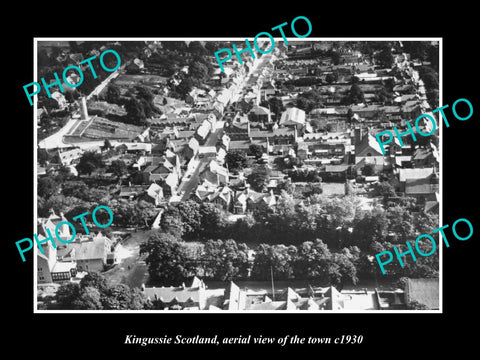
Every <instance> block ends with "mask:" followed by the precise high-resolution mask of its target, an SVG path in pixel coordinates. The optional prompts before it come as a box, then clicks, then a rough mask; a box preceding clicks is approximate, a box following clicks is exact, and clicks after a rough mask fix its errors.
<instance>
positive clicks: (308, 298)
mask: <svg viewBox="0 0 480 360" xmlns="http://www.w3.org/2000/svg"><path fill="white" fill-rule="evenodd" d="M67 40H69V39H67ZM259 43H260V47H261V49H263V50H265V49H267V48H268V47H269V41H268V39H267V40H265V41H263V42H259ZM35 45H36V60H37V64H36V65H37V68H36V79H37V80H35V81H36V82H38V83H40V84H42V87H43V88H42V91H40V92H38V94H37V95H36V96H37V98H36V101H35V105H36V108H35V116H36V119H35V125H34V126H35V131H36V144H35V145H36V157H35V161H36V164H35V169H34V170H35V177H36V189H35V191H36V198H35V199H34V203H35V209H36V226H37V228H36V229H35V230H36V234H37V236H38V239H40V241H43V242H42V243H41V246H40V249H37V250H36V252H35V258H34V261H35V262H34V264H35V266H34V272H35V282H34V286H35V294H34V296H35V307H36V310H37V311H39V312H48V311H52V310H53V311H58V310H70V311H72V312H82V311H112V310H113V311H115V310H132V311H152V312H155V311H157V312H158V311H162V312H163V311H171V312H175V311H177V312H180V311H182V312H184V311H205V312H212V313H213V312H229V311H230V312H253V313H261V312H272V311H277V312H279V313H282V312H285V313H286V312H302V311H304V312H305V311H310V312H328V311H335V312H345V313H348V312H350V313H352V312H354V313H355V312H368V311H384V312H399V311H400V312H401V311H438V310H439V309H441V303H440V298H441V294H440V280H439V279H440V278H441V268H442V266H441V261H440V258H441V257H440V254H439V251H438V250H437V251H436V252H435V253H434V254H432V255H431V256H417V257H416V259H413V256H410V255H408V254H407V255H404V256H403V257H401V261H399V260H398V259H397V258H394V259H393V260H392V261H391V262H389V263H388V264H387V263H386V260H387V259H386V258H382V260H383V261H385V265H383V267H381V266H379V260H378V258H377V257H376V255H377V254H379V253H382V252H387V253H388V252H391V253H393V254H394V255H395V254H396V253H398V252H402V253H404V254H405V253H406V252H407V251H408V249H407V245H406V242H407V241H412V243H413V242H414V241H415V239H416V238H417V237H418V236H419V235H421V234H431V233H432V230H433V229H437V228H438V227H439V226H440V220H439V217H440V208H441V199H440V190H441V189H440V177H441V173H440V165H441V148H440V137H439V131H440V122H441V121H438V119H439V114H438V113H433V112H432V110H434V109H436V108H438V107H439V106H441V104H440V102H439V98H440V97H439V92H440V84H441V82H440V78H439V73H440V71H439V66H440V64H439V62H440V57H441V48H440V43H439V41H438V39H436V40H432V41H429V40H428V39H422V40H413V39H406V40H400V39H375V40H369V39H368V38H365V39H359V40H346V41H341V40H337V39H335V40H318V39H315V38H312V39H292V40H291V41H290V40H289V41H288V44H286V43H284V42H283V41H281V39H280V40H276V41H275V47H274V48H273V46H272V48H273V49H272V50H271V51H270V52H268V53H267V51H263V52H260V51H255V49H254V50H253V51H255V57H253V56H252V53H251V52H248V51H245V52H242V53H241V54H240V55H238V56H237V54H236V53H235V51H234V50H233V49H234V47H233V49H232V46H233V45H236V47H237V48H238V49H243V48H245V46H246V44H245V41H244V40H243V39H235V40H211V39H208V38H207V39H201V38H199V39H195V38H189V39H186V40H183V39H181V38H177V39H153V38H152V39H149V38H146V39H145V40H143V41H142V40H123V39H120V40H117V39H111V40H105V39H100V40H98V41H97V40H95V39H91V40H90V39H89V40H88V41H80V40H72V41H63V40H50V39H48V40H44V39H36V43H35ZM222 49H229V51H230V52H231V54H232V56H231V57H230V58H229V59H226V58H225V55H226V54H227V52H223V53H221V52H219V51H220V50H222ZM217 53H218V54H220V58H221V59H223V60H222V63H221V64H219V60H218V57H217V56H216V55H215V54H217ZM238 57H241V60H242V61H239V59H238ZM220 65H221V66H220ZM79 70H81V71H79ZM54 74H58V77H56V76H55V75H54ZM62 75H63V76H62ZM40 79H43V80H44V81H45V82H44V83H43V82H41V81H40ZM29 100H30V99H29ZM422 114H430V115H431V116H432V117H433V118H434V119H436V120H437V124H438V126H437V129H436V130H434V129H432V123H431V122H429V121H421V122H420V123H418V124H417V125H418V126H413V125H414V124H415V121H416V119H417V118H418V117H419V116H420V115H422ZM422 120H424V119H422ZM410 124H411V125H412V128H411V129H413V130H411V133H410V134H407V132H408V131H409V129H410V128H409V126H410ZM394 127H395V129H396V130H397V129H398V132H399V133H400V134H404V135H403V136H401V137H399V136H395V137H392V138H390V141H387V139H386V138H384V139H383V140H384V141H383V143H382V144H381V142H380V141H379V138H377V137H376V135H377V134H379V133H381V132H385V131H387V130H390V131H392V132H393V129H394ZM419 129H420V130H421V131H422V132H423V133H431V134H432V135H431V136H424V135H422V134H418V132H419ZM412 134H416V139H414V136H412ZM99 206H101V207H103V208H104V209H105V208H108V209H110V210H111V213H112V214H113V221H112V222H111V224H109V226H108V227H107V226H102V225H101V224H105V223H107V222H108V220H109V219H108V214H106V212H105V211H98V212H97V213H96V219H95V218H93V217H92V212H93V213H94V212H95V211H94V210H95V209H97V208H98V207H99ZM85 214H88V215H85ZM81 215H83V217H79V216H81ZM97 220H98V221H97ZM66 222H69V223H70V224H72V225H73V226H74V229H72V228H71V227H69V226H65V223H66ZM99 224H100V226H99ZM57 225H58V226H57ZM72 230H73V231H72ZM52 234H53V235H55V234H56V236H57V238H59V237H61V238H63V239H66V240H69V241H65V242H63V241H62V242H60V241H57V240H55V241H56V246H54V244H53V243H52V241H48V239H52ZM432 236H433V238H434V239H435V240H436V241H437V243H439V234H438V233H435V234H432ZM416 245H418V248H419V249H422V251H423V252H424V253H429V251H430V250H431V247H432V244H431V242H430V241H428V239H421V240H420V241H419V242H418V241H417V244H416ZM432 252H433V251H432ZM22 256H23V255H22ZM208 316H211V315H208ZM335 316H336V315H335Z"/></svg>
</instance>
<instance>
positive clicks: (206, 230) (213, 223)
mask: <svg viewBox="0 0 480 360" xmlns="http://www.w3.org/2000/svg"><path fill="white" fill-rule="evenodd" d="M200 215H201V224H200V234H201V235H202V236H203V237H204V238H217V237H219V236H220V235H221V234H222V233H223V231H224V229H225V224H226V219H225V214H224V213H223V212H222V210H220V209H219V208H218V207H216V206H215V205H214V204H212V203H208V202H204V203H202V204H201V205H200Z"/></svg>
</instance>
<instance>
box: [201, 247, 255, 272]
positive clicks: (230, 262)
mask: <svg viewBox="0 0 480 360" xmlns="http://www.w3.org/2000/svg"><path fill="white" fill-rule="evenodd" d="M203 251H204V253H203V256H202V258H203V259H205V260H206V261H207V263H206V266H205V276H208V277H211V278H213V279H215V280H220V281H225V280H235V279H238V278H240V279H241V278H247V276H248V272H249V265H250V264H249V260H248V247H247V246H246V245H245V244H243V243H242V244H237V243H236V242H235V240H232V239H229V240H225V241H222V240H208V241H207V242H206V243H205V246H204V250H203Z"/></svg>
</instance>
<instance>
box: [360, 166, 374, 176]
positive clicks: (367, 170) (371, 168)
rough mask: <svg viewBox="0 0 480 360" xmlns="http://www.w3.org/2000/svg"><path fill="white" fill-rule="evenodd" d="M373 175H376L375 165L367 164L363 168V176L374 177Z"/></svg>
mask: <svg viewBox="0 0 480 360" xmlns="http://www.w3.org/2000/svg"><path fill="white" fill-rule="evenodd" d="M373 174H375V165H374V164H366V165H365V166H364V167H363V168H362V175H364V176H372V175H373Z"/></svg>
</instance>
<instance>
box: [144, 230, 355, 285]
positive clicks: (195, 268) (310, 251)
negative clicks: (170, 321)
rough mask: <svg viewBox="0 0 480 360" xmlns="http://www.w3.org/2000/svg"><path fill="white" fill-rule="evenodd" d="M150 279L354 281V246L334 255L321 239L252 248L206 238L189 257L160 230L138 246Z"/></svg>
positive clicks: (171, 282) (171, 281) (173, 282)
mask: <svg viewBox="0 0 480 360" xmlns="http://www.w3.org/2000/svg"><path fill="white" fill-rule="evenodd" d="M140 252H141V253H142V254H146V258H145V262H146V263H147V265H148V269H149V276H150V281H151V282H152V283H154V284H162V285H163V284H167V285H178V284H179V283H181V282H183V281H185V279H186V278H188V277H191V276H194V275H195V276H201V277H203V278H204V279H212V280H219V281H227V280H247V279H251V280H269V279H270V277H271V274H273V276H274V278H275V279H276V280H289V279H295V278H298V279H309V280H312V281H315V282H317V283H321V284H324V285H326V284H335V285H343V284H356V283H357V281H358V277H357V270H356V264H357V263H358V262H359V259H360V257H359V256H360V251H359V250H358V248H356V247H351V248H345V249H342V251H341V252H338V253H332V252H330V250H329V249H328V247H327V246H326V245H325V244H324V243H323V242H322V241H321V240H318V239H317V240H315V241H306V242H303V243H302V244H300V245H299V246H298V247H297V246H294V245H289V246H286V245H281V244H279V245H270V244H263V243H262V244H259V245H258V246H256V247H254V248H253V249H250V248H249V247H248V246H247V245H246V244H245V243H237V242H236V241H235V240H233V239H227V240H208V241H207V242H205V243H204V244H203V245H202V246H201V250H200V251H199V253H198V254H197V255H193V256H192V255H191V254H190V253H191V250H189V245H188V243H184V242H182V241H180V240H178V239H177V238H175V237H174V236H173V235H170V234H165V233H158V234H154V235H152V236H151V237H150V238H149V240H148V241H147V242H146V243H144V244H142V245H141V247H140Z"/></svg>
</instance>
